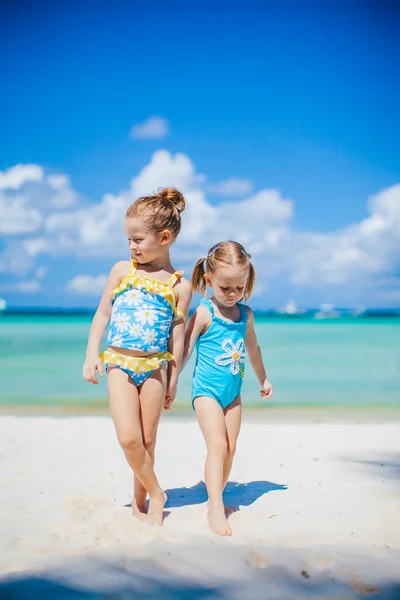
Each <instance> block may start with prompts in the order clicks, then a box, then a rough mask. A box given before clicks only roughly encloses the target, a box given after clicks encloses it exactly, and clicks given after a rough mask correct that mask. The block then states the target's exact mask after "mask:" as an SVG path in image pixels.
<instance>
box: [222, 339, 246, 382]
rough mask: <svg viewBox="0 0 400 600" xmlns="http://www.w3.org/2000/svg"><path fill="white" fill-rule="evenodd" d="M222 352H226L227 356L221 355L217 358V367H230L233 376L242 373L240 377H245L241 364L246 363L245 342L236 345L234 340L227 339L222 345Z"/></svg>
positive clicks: (240, 341)
mask: <svg viewBox="0 0 400 600" xmlns="http://www.w3.org/2000/svg"><path fill="white" fill-rule="evenodd" d="M221 346H222V350H224V352H225V354H220V355H219V356H217V357H216V359H215V362H216V363H217V365H220V366H222V367H227V366H228V365H230V371H231V373H232V375H237V374H238V373H240V376H241V377H243V373H244V372H243V367H242V366H241V363H244V356H245V354H244V341H243V340H242V339H241V340H239V341H238V342H237V344H235V343H234V342H232V340H230V339H227V340H224V341H223V342H222V344H221Z"/></svg>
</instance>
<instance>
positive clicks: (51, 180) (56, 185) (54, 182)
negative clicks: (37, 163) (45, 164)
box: [46, 175, 69, 190]
mask: <svg viewBox="0 0 400 600" xmlns="http://www.w3.org/2000/svg"><path fill="white" fill-rule="evenodd" d="M46 181H47V183H48V184H49V186H50V187H52V188H53V189H54V190H59V189H61V188H63V187H67V186H68V185H69V178H68V177H67V176H66V175H48V176H47V177H46Z"/></svg>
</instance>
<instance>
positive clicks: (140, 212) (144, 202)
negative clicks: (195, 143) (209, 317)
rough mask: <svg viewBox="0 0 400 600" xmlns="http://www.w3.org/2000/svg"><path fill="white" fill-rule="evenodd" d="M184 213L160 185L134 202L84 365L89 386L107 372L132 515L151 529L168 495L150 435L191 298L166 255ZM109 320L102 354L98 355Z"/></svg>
mask: <svg viewBox="0 0 400 600" xmlns="http://www.w3.org/2000/svg"><path fill="white" fill-rule="evenodd" d="M184 209H185V200H184V198H183V196H182V194H181V193H180V192H178V191H177V190H175V189H172V188H165V189H162V190H160V191H159V193H158V194H156V195H155V196H147V197H143V198H139V199H138V200H136V202H134V203H133V204H132V205H131V206H130V207H129V208H128V210H127V211H126V216H125V223H124V226H125V233H126V236H127V238H128V244H129V249H130V251H131V260H130V261H127V260H124V261H120V262H118V263H116V264H115V265H114V267H113V268H112V269H111V272H110V275H109V278H108V282H107V284H106V288H105V291H104V293H103V296H102V298H101V300H100V304H99V307H98V309H97V311H96V314H95V316H94V319H93V323H92V327H91V330H90V335H89V341H88V346H87V353H86V362H85V364H84V367H83V377H84V378H85V379H86V381H88V382H89V383H94V384H96V383H97V376H96V371H99V373H100V375H101V376H103V368H102V364H103V365H104V367H105V368H106V371H107V372H108V393H109V399H110V409H111V416H112V419H113V421H114V425H115V429H116V432H117V437H118V441H119V443H120V444H121V446H122V449H123V451H124V453H125V457H126V460H127V461H128V464H129V466H130V467H131V469H132V471H133V472H134V495H133V499H132V510H133V513H134V515H135V516H137V517H139V518H141V519H147V520H148V521H149V522H150V523H151V524H157V525H162V517H163V508H164V504H165V502H166V499H167V497H166V494H165V493H164V491H163V490H162V489H161V487H160V484H159V483H158V480H157V477H156V475H155V473H154V468H153V467H154V449H155V444H156V434H157V428H158V423H159V419H160V414H161V410H162V407H163V406H164V408H166V409H168V408H170V406H171V404H172V402H173V401H174V398H175V394H176V386H177V379H178V370H179V365H180V362H181V358H182V353H183V344H184V327H185V320H186V317H187V313H188V310H189V305H190V299H191V288H190V284H189V282H188V281H187V280H185V279H182V271H175V269H174V268H173V266H172V265H171V261H170V256H169V252H170V247H171V245H172V243H173V242H174V241H175V239H176V238H177V236H178V234H179V231H180V228H181V216H180V214H181V212H182V211H183V210H184ZM110 320H111V321H110ZM109 321H110V328H109V333H108V339H107V341H108V349H107V350H106V351H105V352H103V353H102V354H101V356H99V347H100V343H101V340H102V338H103V335H104V332H105V330H106V327H107V325H108V323H109ZM167 364H168V373H167V369H166V365H167ZM147 493H148V494H149V496H150V502H149V509H148V511H147V505H146V498H147Z"/></svg>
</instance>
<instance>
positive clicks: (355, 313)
mask: <svg viewBox="0 0 400 600" xmlns="http://www.w3.org/2000/svg"><path fill="white" fill-rule="evenodd" d="M366 310H367V309H366V308H355V309H354V310H352V311H351V313H350V314H351V315H352V316H353V317H359V316H360V315H362V314H364V313H365V311H366Z"/></svg>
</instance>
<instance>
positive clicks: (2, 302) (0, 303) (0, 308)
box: [0, 298, 7, 310]
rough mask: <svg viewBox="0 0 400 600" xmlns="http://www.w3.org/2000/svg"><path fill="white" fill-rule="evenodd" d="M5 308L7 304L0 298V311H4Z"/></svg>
mask: <svg viewBox="0 0 400 600" xmlns="http://www.w3.org/2000/svg"><path fill="white" fill-rule="evenodd" d="M6 308H7V302H6V301H5V300H4V298H0V310H6Z"/></svg>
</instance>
